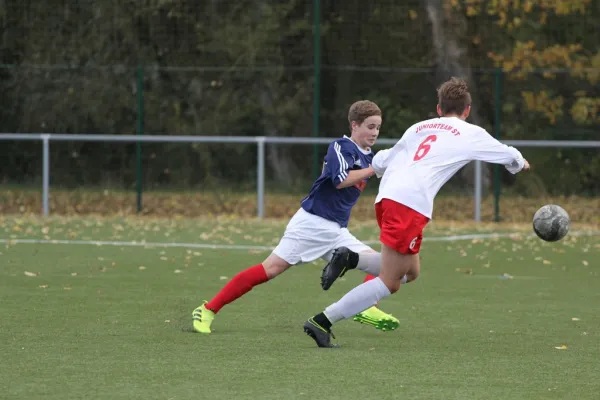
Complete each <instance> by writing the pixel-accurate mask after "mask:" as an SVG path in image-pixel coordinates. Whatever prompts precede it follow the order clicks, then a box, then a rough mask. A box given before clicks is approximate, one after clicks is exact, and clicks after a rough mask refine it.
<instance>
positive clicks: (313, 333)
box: [304, 318, 340, 348]
mask: <svg viewBox="0 0 600 400" xmlns="http://www.w3.org/2000/svg"><path fill="white" fill-rule="evenodd" d="M304 333H306V334H307V335H308V336H310V337H311V338H313V339H314V341H315V342H316V343H317V346H319V347H325V348H336V347H340V345H339V344H333V343H331V338H334V339H335V336H333V333H332V332H331V330H329V331H328V330H326V329H325V328H323V327H321V326H319V324H317V323H316V322H315V321H313V319H312V318H310V319H309V320H308V321H306V322H305V323H304Z"/></svg>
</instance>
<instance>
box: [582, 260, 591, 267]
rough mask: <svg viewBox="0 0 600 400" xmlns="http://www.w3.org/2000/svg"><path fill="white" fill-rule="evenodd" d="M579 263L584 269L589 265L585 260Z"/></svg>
mask: <svg viewBox="0 0 600 400" xmlns="http://www.w3.org/2000/svg"><path fill="white" fill-rule="evenodd" d="M581 263H582V264H583V265H585V266H586V267H587V266H588V265H590V263H589V262H587V261H585V260H583V261H582V262H581Z"/></svg>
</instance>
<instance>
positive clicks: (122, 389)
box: [0, 218, 600, 400]
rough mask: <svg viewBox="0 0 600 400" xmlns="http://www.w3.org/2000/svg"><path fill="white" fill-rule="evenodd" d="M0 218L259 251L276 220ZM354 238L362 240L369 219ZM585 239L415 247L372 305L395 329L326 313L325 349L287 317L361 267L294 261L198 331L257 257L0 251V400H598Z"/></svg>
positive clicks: (8, 225) (598, 261) (9, 223)
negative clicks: (331, 344)
mask: <svg viewBox="0 0 600 400" xmlns="http://www.w3.org/2000/svg"><path fill="white" fill-rule="evenodd" d="M0 222H1V225H0V238H3V239H19V238H36V239H43V238H44V237H47V238H51V239H58V238H61V239H64V238H71V239H74V240H142V239H143V240H147V241H162V242H169V241H179V242H211V243H212V242H214V243H217V242H218V243H230V242H233V243H246V244H261V245H264V244H272V243H273V241H274V240H276V239H277V238H278V237H279V235H280V234H281V233H282V230H283V228H284V226H285V225H284V223H281V222H273V221H271V222H264V223H263V222H257V221H246V222H236V221H234V220H220V221H218V222H216V221H212V223H211V222H210V221H158V220H154V221H150V220H148V221H144V220H135V221H133V222H132V221H119V220H100V221H98V220H93V219H60V218H55V219H51V220H47V221H44V220H37V219H29V220H21V219H18V218H4V219H1V220H0ZM357 232H360V234H357V235H358V236H359V237H361V238H365V239H373V238H376V231H375V229H374V225H373V224H366V225H361V226H357ZM430 233H431V234H433V233H436V235H437V234H442V233H444V230H443V229H438V230H436V229H435V227H434V228H432V230H431V232H430ZM452 233H457V232H456V231H452ZM463 233H465V232H463ZM259 237H260V238H261V239H260V240H259V239H257V238H259ZM598 243H599V240H598V236H586V237H576V236H568V237H567V238H566V239H565V240H563V241H562V242H559V243H555V244H548V243H542V242H541V241H540V240H538V239H536V238H523V239H518V240H515V239H491V240H474V241H460V242H426V243H424V244H423V247H422V255H423V266H422V276H421V277H420V278H419V280H418V281H417V282H415V283H414V284H410V285H406V286H404V287H403V288H402V289H401V291H400V292H399V293H398V294H396V295H394V296H392V297H391V298H389V299H386V300H385V301H384V302H383V303H382V309H383V310H385V311H388V312H391V313H393V314H394V315H396V316H397V317H399V318H400V320H401V326H400V328H399V329H398V330H396V331H393V332H385V333H382V332H379V331H376V330H374V329H373V328H372V327H368V326H363V325H360V324H357V323H355V322H352V321H346V322H341V323H339V324H337V325H336V326H335V327H334V332H335V333H336V336H337V342H338V343H340V344H342V346H343V347H342V348H340V349H317V348H315V346H314V343H313V342H312V340H311V339H309V338H308V337H307V336H305V335H304V333H303V332H302V323H303V321H304V320H305V319H306V318H308V317H310V316H311V315H313V314H315V313H317V312H319V311H321V310H322V308H323V307H324V306H327V305H328V304H330V303H331V302H333V301H335V300H337V299H338V298H339V297H340V296H341V295H343V294H344V293H345V292H346V291H347V290H349V289H350V288H351V287H353V286H354V285H356V284H358V283H359V282H360V281H361V278H362V275H361V273H360V272H356V271H352V272H350V273H348V274H347V275H346V277H345V279H344V280H343V281H341V282H338V283H336V284H335V285H334V286H333V287H332V288H331V290H330V291H328V292H323V291H321V289H320V286H319V276H320V267H321V265H322V263H321V262H318V263H316V265H313V264H309V265H305V266H302V267H297V268H294V269H292V270H291V271H289V272H287V273H286V274H284V275H283V276H281V277H279V278H277V279H276V280H274V281H272V282H270V283H268V284H266V285H264V286H262V287H258V288H256V289H255V290H253V291H252V292H250V293H249V294H248V295H246V296H245V297H243V298H242V299H240V300H239V301H237V302H236V303H234V304H232V305H230V306H228V307H226V308H224V309H223V311H222V312H221V313H220V314H219V315H217V318H216V320H215V323H214V324H213V327H214V329H215V332H214V334H212V335H210V336H202V335H199V334H194V333H190V332H189V328H190V326H191V312H192V310H193V309H194V307H196V306H198V305H199V304H200V302H201V301H202V300H203V299H208V298H210V297H211V296H212V295H213V294H215V293H216V292H217V291H218V290H219V288H220V287H221V286H222V285H223V284H224V283H225V282H226V280H227V279H228V278H230V277H231V276H233V275H234V274H235V273H236V272H238V271H239V270H240V269H242V268H244V267H246V266H249V265H252V264H256V263H259V262H261V261H262V260H263V259H264V257H265V256H266V255H267V254H268V253H266V252H260V251H256V250H243V251H241V250H209V249H201V250H197V249H185V248H171V249H161V248H144V247H121V246H93V245H91V246H84V245H58V244H42V245H33V244H6V245H2V247H0V260H2V267H1V268H0V296H1V304H2V305H1V308H0V309H1V316H2V318H1V319H0V369H1V370H0V398H2V399H5V398H6V399H38V398H39V399H42V398H43V399H61V400H62V399H84V398H85V399H165V400H166V399H194V398H195V399H303V398H324V399H355V398H356V399H358V398H360V399H397V398H406V399H566V398H569V399H597V398H598V393H600V381H599V379H598V377H599V376H600V364H599V363H598V360H599V359H600V320H599V319H598V315H599V314H600V290H599V289H600V277H599V275H598V274H599V272H600V271H599V268H600V245H599V244H598ZM25 272H28V273H29V274H28V275H35V276H28V275H26V274H25ZM504 274H507V275H504ZM501 277H502V278H501ZM511 278H512V279H511ZM574 318H576V319H575V320H574ZM562 345H565V346H566V349H562V350H559V349H555V347H560V346H562Z"/></svg>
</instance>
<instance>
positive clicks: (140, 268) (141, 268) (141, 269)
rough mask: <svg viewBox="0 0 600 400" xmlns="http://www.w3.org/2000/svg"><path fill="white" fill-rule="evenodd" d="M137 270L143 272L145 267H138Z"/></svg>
mask: <svg viewBox="0 0 600 400" xmlns="http://www.w3.org/2000/svg"><path fill="white" fill-rule="evenodd" d="M138 269H139V270H140V271H143V270H145V269H146V267H144V266H143V265H140V266H139V267H138Z"/></svg>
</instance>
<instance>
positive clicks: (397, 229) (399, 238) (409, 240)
mask: <svg viewBox="0 0 600 400" xmlns="http://www.w3.org/2000/svg"><path fill="white" fill-rule="evenodd" d="M375 215H376V216H377V223H378V224H379V228H380V229H381V234H380V235H379V240H380V241H381V243H383V244H385V245H386V246H388V247H390V248H392V249H394V250H396V251H397V252H398V253H401V254H417V253H418V252H419V249H420V248H421V242H422V241H423V229H425V226H426V225H427V223H428V222H429V218H427V217H426V216H424V215H422V214H419V213H418V212H416V211H415V210H413V209H412V208H409V207H406V206H405V205H404V204H400V203H398V202H395V201H394V200H390V199H383V200H381V201H380V202H379V203H377V204H375Z"/></svg>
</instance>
